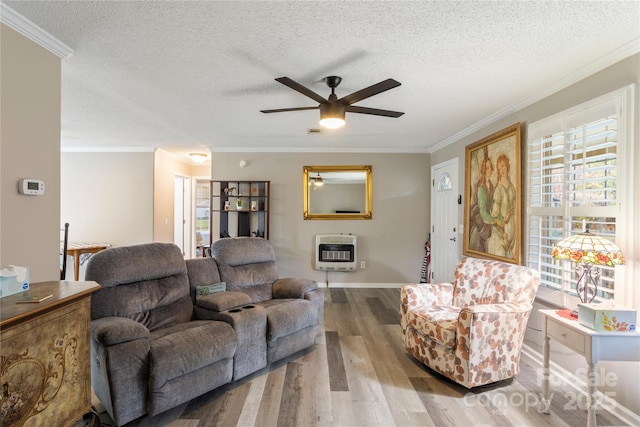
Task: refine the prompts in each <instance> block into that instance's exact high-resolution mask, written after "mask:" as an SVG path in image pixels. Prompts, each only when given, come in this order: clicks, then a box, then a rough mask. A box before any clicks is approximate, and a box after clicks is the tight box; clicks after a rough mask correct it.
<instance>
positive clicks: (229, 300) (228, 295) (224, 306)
mask: <svg viewBox="0 0 640 427" xmlns="http://www.w3.org/2000/svg"><path fill="white" fill-rule="evenodd" d="M246 304H251V298H250V297H249V295H247V294H245V293H242V292H236V291H228V292H219V293H216V294H209V295H205V296H198V297H197V298H196V306H197V307H200V308H204V309H207V310H213V311H216V312H221V311H225V310H229V309H231V308H236V307H240V306H242V305H246ZM196 313H197V311H196Z"/></svg>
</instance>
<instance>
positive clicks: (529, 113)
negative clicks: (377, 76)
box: [431, 54, 640, 416]
mask: <svg viewBox="0 0 640 427" xmlns="http://www.w3.org/2000/svg"><path fill="white" fill-rule="evenodd" d="M632 83H636V84H640V54H636V55H633V56H631V57H629V58H627V59H625V60H623V61H620V62H619V63H617V64H614V65H613V66H611V67H609V68H607V69H605V70H602V71H601V72H599V73H596V74H594V75H592V76H590V77H588V78H586V79H584V80H582V81H580V82H578V83H576V84H574V85H572V86H570V87H568V88H566V89H564V90H561V91H559V92H557V93H555V94H553V95H551V96H549V97H547V98H545V99H542V100H541V101H538V102H536V103H535V104H533V105H530V106H528V107H526V108H523V109H522V110H520V111H516V112H514V113H513V114H510V115H508V116H507V117H504V118H503V119H501V120H499V121H497V122H496V123H493V124H491V125H489V126H487V127H485V128H484V129H481V130H479V131H477V132H474V133H473V134H471V135H469V136H466V137H464V138H463V139H461V140H460V141H458V142H456V143H454V144H451V145H449V146H447V147H445V148H442V149H441V150H438V151H437V152H434V153H433V154H432V155H431V163H432V165H435V164H438V163H440V162H444V161H446V160H449V159H451V158H454V157H459V158H461V159H464V158H465V147H466V146H467V145H469V144H471V143H473V142H475V141H478V140H480V139H482V138H484V137H486V136H487V135H491V134H493V133H494V132H496V131H498V130H500V129H503V128H506V127H507V126H509V125H512V124H514V123H517V122H521V123H522V129H523V134H522V143H523V145H522V156H523V157H522V158H523V159H525V158H526V146H525V142H526V140H527V128H526V126H527V123H532V122H535V121H537V120H540V119H542V118H545V117H548V116H551V115H553V114H556V113H558V112H560V111H563V110H565V109H568V108H570V107H573V106H575V105H578V104H581V103H583V102H586V101H588V100H590V99H593V98H596V97H598V96H601V95H604V94H606V93H609V92H612V91H614V90H616V89H620V88H622V87H624V86H627V85H629V84H632ZM638 92H640V91H637V92H636V96H637V97H638ZM636 106H637V107H636V108H638V107H640V99H638V98H637V99H636ZM635 114H636V122H635V124H636V126H635V153H634V156H635V158H634V160H633V164H634V170H635V171H640V150H639V149H638V147H639V145H638V144H639V142H640V126H638V109H636V112H635ZM525 166H526V162H524V161H523V162H522V177H523V183H524V179H525V178H524V177H526V169H525ZM632 180H633V181H632V182H633V184H632V185H635V187H636V188H639V187H640V173H638V172H635V174H634V175H633V177H632ZM459 182H464V168H461V169H460V176H459ZM523 191H524V189H523ZM635 193H636V194H638V193H637V191H636V192H635ZM522 200H526V194H523V198H522ZM633 212H634V213H633V215H632V218H638V217H639V216H640V197H638V196H636V199H635V200H634V201H633ZM523 214H524V209H523ZM463 215H464V214H463V206H461V207H460V210H459V212H458V217H459V222H460V223H462V222H463V220H462V219H463V217H464V216H463ZM523 221H524V218H523ZM523 223H524V222H523ZM628 232H629V233H630V234H631V235H632V236H633V239H630V240H631V241H632V242H640V227H638V226H635V228H634V229H632V230H629V231H628ZM524 249H525V250H526V248H524ZM621 249H622V250H623V251H624V253H625V256H626V258H627V264H633V265H636V266H637V265H638V264H639V263H640V247H638V244H637V243H636V244H635V246H633V245H631V247H624V248H622V247H621ZM460 256H462V246H460ZM523 259H526V256H523ZM634 271H635V272H638V271H640V269H639V268H637V267H636V268H635V269H634ZM632 283H635V284H637V283H640V277H635V278H634V279H633V280H632ZM625 295H630V298H629V301H628V302H627V304H628V305H632V306H635V308H636V309H639V308H640V307H638V305H637V301H638V300H639V295H640V289H638V287H637V286H634V289H631V290H629V292H627V293H625ZM540 308H549V306H548V305H546V304H544V303H542V302H539V303H537V304H536V306H535V307H534V313H532V316H531V319H530V320H529V324H528V329H527V334H526V336H525V342H526V343H527V344H528V345H530V346H531V347H532V348H533V349H534V350H536V351H539V352H540V351H541V350H542V334H541V332H540V329H541V326H542V325H541V316H540V315H539V314H538V313H537V312H536V311H537V310H538V309H540ZM551 360H552V361H555V362H558V363H560V365H561V366H562V367H564V368H565V369H567V370H568V371H569V372H571V373H575V372H576V371H580V370H582V369H584V368H585V367H586V362H585V360H584V358H582V357H579V356H576V355H575V354H574V353H573V352H572V351H571V350H569V349H568V348H566V347H563V346H562V345H559V344H555V345H552V354H551ZM599 366H601V367H602V368H604V369H605V370H606V372H607V373H609V374H611V375H613V376H615V378H616V381H615V385H614V386H613V387H599V388H598V389H599V390H600V391H608V392H611V393H614V397H615V399H616V400H617V401H618V402H619V403H620V404H622V405H623V406H625V407H626V408H628V409H630V410H631V411H633V412H634V413H635V414H640V399H638V395H639V394H640V381H639V380H640V363H637V362H603V363H601V364H600V365H599ZM580 372H581V371H580ZM638 416H640V415H638Z"/></svg>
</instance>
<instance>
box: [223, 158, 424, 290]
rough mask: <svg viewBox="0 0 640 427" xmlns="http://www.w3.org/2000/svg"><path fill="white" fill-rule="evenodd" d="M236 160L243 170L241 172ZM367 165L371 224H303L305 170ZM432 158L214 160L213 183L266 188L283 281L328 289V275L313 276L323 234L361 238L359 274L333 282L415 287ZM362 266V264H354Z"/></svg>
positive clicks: (334, 277) (333, 275) (337, 275)
mask: <svg viewBox="0 0 640 427" xmlns="http://www.w3.org/2000/svg"><path fill="white" fill-rule="evenodd" d="M240 160H245V161H246V162H247V166H246V167H245V168H240V167H239V162H240ZM330 165H371V166H372V168H373V219H371V220H306V221H305V220H304V219H303V217H302V185H303V183H302V168H303V166H330ZM428 165H429V156H428V155H427V154H415V153H412V154H379V153H335V154H332V153H215V152H214V153H213V155H212V170H211V176H212V179H221V180H226V179H228V180H265V181H271V206H272V209H271V221H270V222H271V228H270V240H271V242H272V243H273V245H274V247H275V249H276V257H277V260H278V268H279V272H280V275H281V276H297V277H305V278H309V279H314V280H317V281H318V282H319V283H321V284H325V283H326V280H327V275H326V274H325V273H324V272H319V271H315V270H314V269H313V259H314V252H313V250H314V242H315V240H314V238H315V235H316V234H320V233H352V234H355V235H357V236H358V259H359V260H364V261H366V268H365V269H364V270H361V269H358V270H357V271H355V272H352V273H343V272H330V273H328V280H329V283H330V285H334V284H337V283H405V282H417V281H419V279H420V270H421V267H422V259H423V256H424V243H425V240H426V239H427V230H428V224H429V208H428V206H429V197H430V186H429V166H428ZM358 266H359V263H358Z"/></svg>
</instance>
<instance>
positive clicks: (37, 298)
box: [16, 292, 53, 304]
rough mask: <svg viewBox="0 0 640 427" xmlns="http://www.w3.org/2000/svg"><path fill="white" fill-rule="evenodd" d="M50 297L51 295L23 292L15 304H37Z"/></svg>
mask: <svg viewBox="0 0 640 427" xmlns="http://www.w3.org/2000/svg"><path fill="white" fill-rule="evenodd" d="M52 297H53V295H51V294H34V293H31V292H23V294H22V295H20V299H18V300H17V301H16V304H30V303H33V304H37V303H39V302H42V301H44V300H47V299H49V298H52Z"/></svg>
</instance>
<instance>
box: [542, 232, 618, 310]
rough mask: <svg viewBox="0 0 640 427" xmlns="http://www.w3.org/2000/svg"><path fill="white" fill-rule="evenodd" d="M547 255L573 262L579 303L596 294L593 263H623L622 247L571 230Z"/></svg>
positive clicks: (586, 301) (593, 235)
mask: <svg viewBox="0 0 640 427" xmlns="http://www.w3.org/2000/svg"><path fill="white" fill-rule="evenodd" d="M551 255H552V256H553V257H554V258H555V259H558V260H567V261H573V262H575V263H576V276H577V277H578V281H577V282H576V293H577V294H578V298H580V301H581V302H582V303H583V304H586V303H590V302H591V301H593V299H594V298H595V297H596V295H597V294H598V282H599V281H600V271H599V270H598V269H595V270H593V271H592V267H594V266H605V265H606V266H610V267H613V266H614V265H622V264H624V263H625V259H624V255H623V254H622V251H621V250H620V249H619V248H618V247H617V246H616V245H614V244H613V243H611V242H610V241H609V240H607V239H605V238H604V237H600V236H598V235H596V234H593V233H590V232H589V229H588V228H586V229H585V231H584V233H580V234H574V235H573V236H569V237H567V238H565V239H562V240H561V241H560V242H558V243H557V244H556V246H555V247H554V248H553V251H552V252H551Z"/></svg>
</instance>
